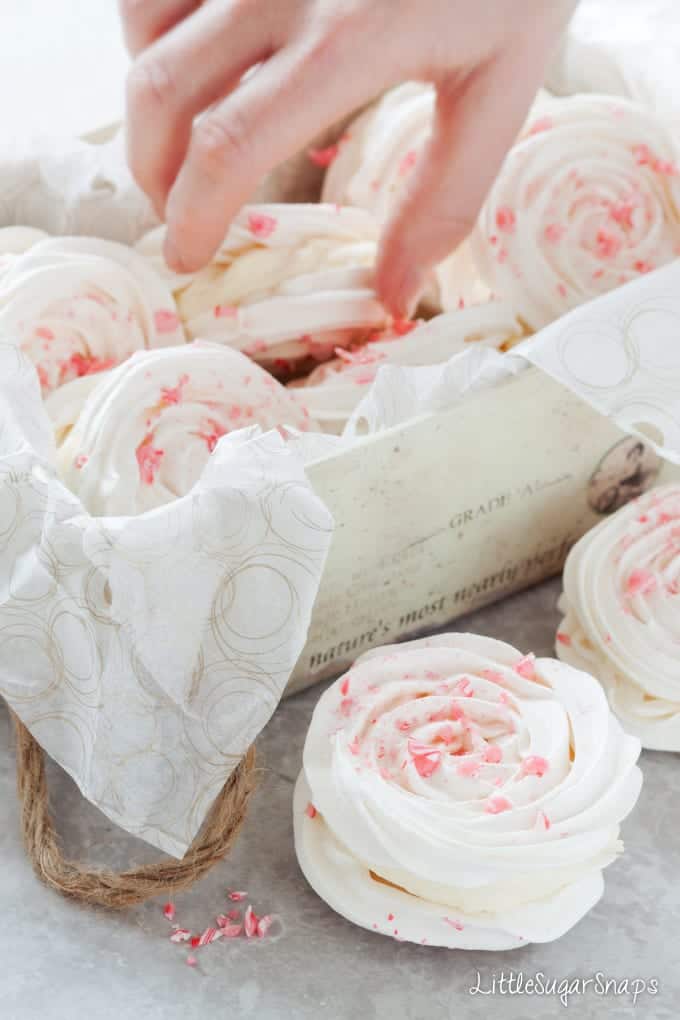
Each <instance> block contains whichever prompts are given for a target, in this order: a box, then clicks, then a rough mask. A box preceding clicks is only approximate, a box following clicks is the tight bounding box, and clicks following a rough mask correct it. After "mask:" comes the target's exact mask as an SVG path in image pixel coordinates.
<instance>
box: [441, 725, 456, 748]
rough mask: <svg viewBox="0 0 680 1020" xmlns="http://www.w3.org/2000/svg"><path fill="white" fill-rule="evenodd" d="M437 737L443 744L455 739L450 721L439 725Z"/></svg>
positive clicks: (450, 742)
mask: <svg viewBox="0 0 680 1020" xmlns="http://www.w3.org/2000/svg"><path fill="white" fill-rule="evenodd" d="M439 737H440V738H441V739H442V740H443V741H444V743H445V744H452V743H453V742H454V740H455V739H456V734H455V732H454V729H453V726H452V725H451V723H447V724H446V725H445V726H442V727H441V729H440V730H439Z"/></svg>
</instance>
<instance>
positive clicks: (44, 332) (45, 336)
mask: <svg viewBox="0 0 680 1020" xmlns="http://www.w3.org/2000/svg"><path fill="white" fill-rule="evenodd" d="M35 335H36V336H39V337H40V339H41V340H47V341H50V340H54V333H53V332H52V330H51V329H48V328H47V326H38V327H37V329H36V330H35Z"/></svg>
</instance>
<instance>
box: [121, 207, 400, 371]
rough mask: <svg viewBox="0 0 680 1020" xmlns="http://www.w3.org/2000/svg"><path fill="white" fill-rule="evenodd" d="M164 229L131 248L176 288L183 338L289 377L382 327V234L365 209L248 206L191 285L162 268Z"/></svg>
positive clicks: (384, 319)
mask: <svg viewBox="0 0 680 1020" xmlns="http://www.w3.org/2000/svg"><path fill="white" fill-rule="evenodd" d="M164 237H165V228H161V230H157V231H153V232H152V233H151V234H150V235H147V237H145V238H143V239H142V241H141V242H140V243H139V244H138V245H137V251H138V252H140V253H141V254H144V255H146V256H147V258H149V259H151V261H152V264H153V265H154V267H155V268H156V269H157V270H158V271H159V272H162V273H164V274H165V277H166V279H167V281H168V283H169V284H170V286H171V287H172V289H173V291H174V293H175V296H176V299H177V306H178V308H179V312H180V315H181V317H182V320H183V322H184V323H185V324H186V327H187V331H188V333H189V336H191V337H197V336H200V337H201V338H202V339H208V340H214V341H216V342H219V343H223V344H227V345H229V346H230V347H233V348H235V349H236V350H240V351H243V352H244V353H245V354H248V355H249V356H250V357H252V358H253V359H254V360H255V361H258V362H260V363H261V364H266V365H268V366H269V367H270V368H271V369H273V370H278V373H279V374H286V373H287V372H288V371H289V370H290V368H291V366H292V365H293V364H294V363H295V362H296V361H298V360H300V359H302V358H307V357H312V358H314V359H315V360H318V361H322V360H325V359H326V358H329V357H331V356H332V353H333V350H334V349H335V348H336V347H347V346H349V345H350V344H351V343H353V342H354V341H355V340H357V339H358V338H361V337H363V336H365V334H366V333H367V332H369V331H371V330H375V329H380V328H382V327H384V326H385V325H386V323H387V321H388V316H387V313H386V311H385V309H384V308H383V307H382V305H381V304H380V303H379V301H378V300H377V298H376V295H375V293H374V291H373V282H372V281H373V265H374V262H375V258H376V251H377V240H378V226H377V223H376V222H375V220H374V219H373V217H372V216H371V215H370V214H369V213H367V212H365V211H364V210H361V209H349V208H340V207H336V206H329V205H258V206H246V207H245V208H244V209H242V210H241V212H240V213H239V214H238V216H237V217H236V219H235V220H234V223H233V224H232V226H231V228H230V230H229V233H228V234H227V237H226V238H225V240H224V243H223V244H222V247H221V248H220V250H219V252H218V253H217V255H216V256H215V259H214V261H213V262H212V263H211V265H209V266H208V267H207V268H206V269H203V270H202V271H201V272H199V273H196V274H194V275H188V276H187V275H185V276H181V275H177V274H174V273H172V272H171V271H169V270H168V269H167V267H165V266H164V262H163V256H162V246H163V240H164Z"/></svg>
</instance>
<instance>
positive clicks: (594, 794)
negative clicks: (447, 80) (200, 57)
mask: <svg viewBox="0 0 680 1020" xmlns="http://www.w3.org/2000/svg"><path fill="white" fill-rule="evenodd" d="M433 113H434V94H433V91H432V89H431V88H430V87H428V86H426V85H422V84H415V83H409V84H406V85H403V86H401V87H399V88H396V89H394V90H392V91H391V92H390V93H388V94H387V95H385V96H384V97H383V98H382V99H381V100H380V101H379V102H377V103H376V104H375V105H374V106H373V107H371V108H370V109H369V110H367V111H365V112H364V113H363V114H361V116H360V117H359V118H358V119H357V120H356V122H355V123H354V124H352V125H351V126H350V127H349V129H348V130H347V131H346V132H345V134H344V135H343V136H342V138H340V139H339V141H338V142H337V144H336V145H334V146H332V147H331V148H329V149H326V150H323V151H321V152H313V153H311V156H312V158H313V159H314V160H315V161H316V162H317V163H320V164H323V165H325V166H327V167H328V169H327V173H326V178H325V183H324V189H323V201H322V203H321V204H309V205H260V206H249V207H246V208H244V209H243V210H242V211H241V212H240V214H239V215H238V217H237V218H236V220H235V222H234V224H233V225H232V227H231V229H230V230H229V233H228V234H227V237H226V238H225V240H224V243H223V245H222V247H221V249H220V251H219V253H218V254H217V256H216V257H215V259H214V260H213V262H212V264H211V265H210V266H208V267H207V268H206V269H203V270H202V271H200V272H197V273H195V274H191V275H187V276H177V275H175V274H173V273H171V272H170V271H169V270H168V268H167V266H166V265H165V264H164V262H163V258H162V254H161V252H162V245H163V229H164V228H160V229H158V230H155V231H152V232H151V233H150V234H148V235H147V236H145V237H143V238H142V240H141V241H140V242H139V243H138V244H137V245H136V247H135V248H134V249H132V248H129V247H126V246H123V245H120V244H116V243H113V242H109V241H101V240H94V239H91V238H84V237H82V238H50V237H47V236H46V235H44V234H41V233H40V232H38V231H35V230H30V229H28V228H17V227H15V228H6V229H5V230H3V231H0V334H1V335H2V336H3V337H11V338H14V340H15V342H16V344H17V345H19V346H20V347H21V349H22V350H23V351H24V352H25V353H26V354H27V355H28V357H29V358H30V359H31V360H32V361H33V363H34V364H35V366H36V369H37V373H38V377H39V381H40V385H41V387H42V392H43V396H44V399H45V403H46V407H47V410H48V412H49V414H50V416H51V418H52V421H53V424H54V434H55V442H56V448H57V454H56V456H57V463H58V469H59V472H60V474H61V476H62V478H63V480H64V481H65V482H66V484H67V485H68V486H69V487H70V488H71V489H72V490H73V491H74V492H75V493H76V494H77V495H78V496H79V498H80V499H81V501H82V503H83V505H84V507H85V508H86V510H87V511H89V512H90V513H92V514H95V515H130V514H138V513H142V512H144V511H147V510H151V509H153V508H154V507H158V506H160V505H163V504H166V503H168V502H169V501H171V500H173V499H176V498H178V497H181V496H183V495H185V494H187V493H188V492H189V491H190V489H191V488H192V486H193V485H194V483H195V482H196V480H197V479H198V477H199V475H200V474H201V472H202V470H203V468H204V466H205V464H206V461H207V459H208V458H209V457H210V455H211V453H212V451H213V450H214V449H215V446H216V445H217V443H218V442H219V441H220V438H221V437H222V436H224V435H225V434H227V433H229V432H231V431H232V430H235V429H240V428H243V427H247V426H251V425H259V426H261V427H262V428H263V429H270V428H279V429H281V430H283V434H284V435H286V434H287V433H286V430H287V429H290V430H294V431H309V430H315V431H327V432H334V433H341V432H342V430H343V428H344V427H345V425H346V423H347V421H348V419H349V418H350V416H351V415H352V413H353V411H354V409H355V408H356V407H357V405H358V403H359V402H360V400H361V398H362V397H363V396H364V395H365V393H366V392H367V389H368V388H369V387H370V385H371V383H372V382H373V380H374V378H375V376H376V374H377V371H378V369H379V367H380V366H381V365H387V364H396V365H410V366H417V365H428V364H436V363H443V362H446V361H448V360H449V359H450V358H451V357H452V355H454V354H456V353H457V352H460V351H462V350H464V349H466V348H467V347H468V346H469V345H471V344H482V345H486V346H490V347H493V348H495V349H497V350H499V351H501V352H503V351H507V350H509V349H511V348H512V347H513V346H514V345H515V344H516V343H518V342H519V341H520V340H522V339H524V338H526V337H527V336H530V335H531V334H532V332H534V331H536V330H538V329H540V328H542V327H543V326H545V325H546V324H548V323H550V322H552V321H553V320H555V319H557V318H558V317H559V316H561V315H562V314H564V313H565V312H567V311H569V310H570V309H572V308H574V307H575V306H577V305H579V304H581V303H583V302H585V301H587V300H589V299H591V298H595V297H597V296H598V295H600V294H602V293H604V292H606V291H608V290H611V289H613V288H615V287H618V286H620V285H621V284H624V283H626V282H628V281H630V280H634V279H636V278H637V277H639V276H640V275H641V274H643V273H647V272H650V271H652V270H654V269H655V268H657V267H659V266H661V265H663V264H665V263H667V262H669V261H670V260H672V259H673V258H675V257H677V256H678V254H680V163H679V162H678V144H677V139H675V138H674V137H673V135H672V133H671V132H670V131H669V130H668V129H667V127H666V126H665V125H664V123H662V122H661V121H660V120H659V119H658V118H657V116H656V115H655V114H654V113H653V112H652V111H651V110H649V109H646V108H644V107H642V106H640V105H637V104H635V103H633V102H630V101H627V100H624V99H619V98H613V97H607V96H598V95H588V96H585V95H583V96H582V95H578V96H572V97H569V98H565V99H555V98H553V97H548V96H546V95H542V96H540V97H539V99H538V100H537V103H536V106H535V108H534V110H533V111H532V114H531V116H530V118H529V120H528V122H527V124H526V126H525V128H524V130H523V131H522V133H521V135H520V137H519V138H518V140H517V142H516V144H515V146H514V148H513V149H512V151H511V152H510V154H509V155H508V157H507V159H506V161H505V164H504V166H503V168H502V171H501V173H500V175H499V177H498V179H497V180H496V183H495V185H494V187H493V190H492V192H491V194H490V196H489V198H488V201H487V203H486V205H485V207H484V209H483V211H482V213H481V215H480V217H479V219H478V222H477V225H476V227H475V229H474V231H473V234H472V236H471V237H470V238H469V240H468V241H467V242H465V244H464V245H463V246H461V247H460V248H459V249H458V250H457V251H455V252H452V253H451V255H450V256H449V258H447V259H446V260H445V261H444V262H443V263H442V264H441V265H439V266H438V267H437V268H436V270H435V272H434V273H433V275H432V279H431V283H430V286H429V288H428V291H427V293H426V295H425V296H424V299H423V303H422V304H421V307H420V312H421V314H422V315H423V316H424V317H425V318H424V319H420V320H416V321H412V322H397V321H392V320H390V318H389V317H388V316H387V314H386V312H385V310H384V309H383V307H382V306H381V305H380V303H379V301H378V300H377V298H376V295H375V293H374V290H373V286H372V269H373V265H374V262H375V258H376V248H377V241H378V237H379V233H380V228H381V223H382V222H383V221H384V219H385V218H386V216H387V215H388V214H389V212H390V209H391V207H392V204H393V201H394V200H395V198H396V197H397V196H398V195H399V192H400V189H401V188H402V187H403V186H404V185H405V184H406V183H407V181H408V178H409V175H410V174H411V173H413V170H414V167H415V166H416V164H417V162H418V158H419V154H420V152H421V151H422V148H423V146H424V145H425V143H426V141H427V138H428V135H429V132H430V129H431V124H432V119H433ZM564 587H565V594H564V611H565V619H564V622H563V624H562V626H561V627H560V630H559V633H558V635H557V653H558V655H559V659H561V660H562V661H558V660H554V659H538V660H537V659H535V658H534V657H533V656H531V655H526V654H523V653H521V652H519V651H517V650H515V649H514V648H511V647H510V646H508V645H505V644H502V643H500V642H498V641H495V640H492V639H490V638H483V637H476V636H472V635H466V634H449V635H445V636H439V637H436V638H431V639H427V640H424V641H415V642H410V643H407V644H402V645H399V646H394V647H390V648H382V649H377V650H374V651H371V652H369V653H368V654H366V655H364V656H362V657H361V658H360V659H359V660H358V661H357V662H356V663H355V665H354V666H353V667H352V668H351V669H350V671H349V672H348V673H347V674H346V675H345V676H343V677H341V678H340V679H339V680H338V681H337V682H336V683H335V684H334V685H333V686H331V687H330V689H329V690H327V691H326V693H325V694H324V695H323V697H322V698H321V700H320V702H319V705H318V707H317V709H316V712H315V714H314V718H313V721H312V724H311V728H310V732H309V734H308V737H307V741H306V746H305V752H304V767H303V771H302V774H301V777H300V780H299V782H298V786H297V790H296V795H295V807H294V810H295V829H296V844H297V851H298V856H299V860H300V864H301V866H302V869H303V871H304V873H305V875H306V876H307V878H308V880H309V882H310V884H311V885H312V886H313V887H314V889H315V890H316V891H317V892H318V893H319V894H320V896H322V897H323V898H324V899H325V900H326V901H327V902H328V903H329V904H330V905H331V906H332V907H333V908H334V909H335V910H337V911H338V912H339V913H341V914H343V915H344V916H346V917H347V918H349V919H350V920H351V921H353V922H355V923H356V924H359V925H362V926H364V927H366V928H369V929H373V930H376V931H378V932H380V933H382V934H387V935H390V936H392V937H394V938H396V939H405V940H408V941H413V942H417V943H423V944H429V945H437V946H449V947H455V948H468V949H508V948H513V947H516V946H521V945H524V944H526V943H528V942H532V941H535V942H545V941H549V940H552V939H555V938H557V937H559V936H560V935H562V934H563V933H564V932H566V931H567V930H569V929H570V928H571V927H572V926H573V925H574V924H575V923H576V922H577V921H578V920H579V919H580V918H581V917H583V915H584V914H585V913H586V912H587V911H588V910H589V909H590V908H591V907H592V906H593V904H595V903H596V902H597V900H598V899H599V897H600V896H601V895H602V891H603V879H602V872H603V869H604V868H605V867H606V866H607V865H608V864H610V863H611V862H612V861H613V860H614V859H615V858H616V857H617V856H618V855H619V854H620V853H621V851H622V844H621V842H620V840H619V826H620V824H621V822H622V821H623V820H624V818H625V817H626V816H627V815H628V813H629V812H630V811H631V809H632V808H633V806H634V804H635V802H636V799H637V797H638V794H639V791H640V786H641V780H642V777H641V773H640V770H639V769H638V767H637V765H636V761H637V759H638V756H639V752H640V746H641V744H642V746H644V747H648V748H656V749H661V750H666V751H679V750H680V654H679V652H680V487H678V486H675V487H666V488H664V489H657V490H653V491H652V492H651V494H649V495H647V496H645V497H642V498H641V499H640V500H638V501H637V502H636V503H634V504H632V505H630V506H628V507H627V508H624V509H623V510H621V511H620V512H619V513H618V514H616V515H615V516H614V517H612V518H610V519H607V520H606V521H605V522H604V523H602V524H601V525H600V526H599V527H598V528H596V529H595V530H594V531H593V532H591V533H590V534H589V535H587V536H586V538H585V539H584V540H583V541H582V542H581V543H580V544H579V545H578V546H577V547H576V548H575V549H574V550H573V552H572V554H571V556H570V559H569V562H568V565H567V568H566V572H565V581H564Z"/></svg>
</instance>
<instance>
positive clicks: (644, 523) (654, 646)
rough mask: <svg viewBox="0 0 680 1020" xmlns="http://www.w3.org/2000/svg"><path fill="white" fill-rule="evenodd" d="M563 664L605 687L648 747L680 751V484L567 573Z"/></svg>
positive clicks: (579, 550) (642, 503)
mask: <svg viewBox="0 0 680 1020" xmlns="http://www.w3.org/2000/svg"><path fill="white" fill-rule="evenodd" d="M563 607H564V610H565V612H566V618H565V619H564V620H563V622H562V624H561V626H560V629H559V631H558V635H557V652H558V654H559V656H560V658H561V659H563V660H564V661H565V662H569V663H571V664H572V665H575V666H577V667H578V668H581V669H587V670H588V671H589V672H591V673H592V674H593V675H594V676H596V677H597V678H598V679H599V680H600V681H601V682H602V684H603V685H604V687H605V689H606V691H607V694H608V696H609V702H610V704H611V707H612V710H613V711H614V712H615V713H616V715H617V716H618V718H619V719H620V720H621V723H622V724H623V726H624V728H625V729H626V730H627V731H628V732H629V733H633V734H635V736H637V737H639V738H640V740H641V741H642V746H643V747H649V748H654V749H656V750H661V751H680V485H677V484H676V485H669V486H664V487H662V488H659V489H653V490H652V491H651V492H650V493H648V494H647V495H646V496H642V497H640V499H638V500H636V501H635V502H633V503H631V504H629V505H628V506H627V507H624V508H623V509H622V510H619V511H618V513H616V514H614V516H613V517H610V518H608V519H607V520H605V521H603V522H602V523H601V524H600V525H598V527H596V528H594V529H593V530H592V531H591V532H589V533H588V534H587V535H586V536H585V537H584V538H583V539H581V541H580V542H579V543H578V544H577V545H576V546H575V547H574V549H573V550H572V552H571V554H570V556H569V559H568V561H567V565H566V568H565V572H564V597H563Z"/></svg>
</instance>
